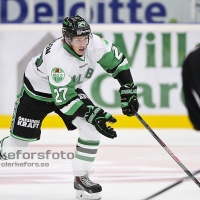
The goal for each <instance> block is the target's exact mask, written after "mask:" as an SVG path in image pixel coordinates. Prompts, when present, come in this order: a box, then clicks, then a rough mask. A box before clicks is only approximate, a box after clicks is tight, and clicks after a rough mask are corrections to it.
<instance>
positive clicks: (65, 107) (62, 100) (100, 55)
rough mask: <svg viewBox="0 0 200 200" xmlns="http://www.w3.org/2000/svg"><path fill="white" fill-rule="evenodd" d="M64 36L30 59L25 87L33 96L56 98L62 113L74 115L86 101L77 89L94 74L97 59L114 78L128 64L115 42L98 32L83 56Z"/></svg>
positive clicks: (43, 98)
mask: <svg viewBox="0 0 200 200" xmlns="http://www.w3.org/2000/svg"><path fill="white" fill-rule="evenodd" d="M62 39H63V38H62V37H61V38H58V39H56V40H54V41H52V42H51V43H50V44H48V45H47V46H46V47H45V48H44V50H43V52H42V54H41V55H38V56H36V57H34V58H33V59H32V60H31V61H30V62H29V64H28V66H27V68H26V71H25V76H24V84H23V89H24V90H25V91H26V92H27V94H28V95H29V96H31V97H32V98H35V99H37V100H41V101H47V102H53V101H54V102H55V104H56V105H57V106H60V107H62V109H61V111H62V112H63V113H65V114H67V115H73V114H74V113H75V112H76V110H77V109H78V108H79V107H80V106H81V105H82V104H83V102H82V101H81V100H80V99H79V98H78V96H77V93H76V91H75V90H76V88H80V87H81V85H82V84H83V83H84V82H86V81H87V80H89V79H90V78H91V77H92V75H93V72H94V70H95V67H96V64H97V63H99V64H100V65H101V66H102V67H103V69H104V70H105V71H106V72H108V73H110V74H112V76H113V77H114V78H115V77H116V76H117V74H118V73H119V72H121V71H123V70H127V69H129V64H128V61H127V59H126V58H125V56H124V55H123V54H122V53H121V52H120V50H119V49H118V48H117V47H116V46H114V45H113V44H112V43H111V42H110V41H108V40H105V39H104V38H100V37H99V36H97V35H95V34H93V37H92V38H90V41H89V44H88V46H87V49H86V52H85V54H84V55H83V56H82V57H79V56H78V55H77V54H76V53H75V52H74V51H73V50H72V49H71V48H70V47H69V46H68V45H67V44H66V43H63V40H62Z"/></svg>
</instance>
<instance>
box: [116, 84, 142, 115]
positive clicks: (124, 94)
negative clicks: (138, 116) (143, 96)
mask: <svg viewBox="0 0 200 200" xmlns="http://www.w3.org/2000/svg"><path fill="white" fill-rule="evenodd" d="M119 93H120V97H121V108H122V112H123V114H124V115H127V116H134V115H135V112H137V111H138V108H139V103H138V100H137V86H135V85H134V84H133V83H129V84H125V85H123V86H121V87H120V90H119Z"/></svg>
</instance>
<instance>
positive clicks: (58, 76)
mask: <svg viewBox="0 0 200 200" xmlns="http://www.w3.org/2000/svg"><path fill="white" fill-rule="evenodd" d="M51 77H52V79H53V80H54V81H55V82H56V83H60V82H62V81H63V79H64V78H65V72H64V71H63V70H62V69H61V68H58V67H55V68H53V69H52V70H51Z"/></svg>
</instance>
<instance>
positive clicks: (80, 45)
mask: <svg viewBox="0 0 200 200" xmlns="http://www.w3.org/2000/svg"><path fill="white" fill-rule="evenodd" d="M71 45H72V47H73V50H74V51H75V52H76V53H77V54H78V55H84V53H85V51H86V48H87V45H88V36H87V35H86V36H80V37H73V39H72V42H71Z"/></svg>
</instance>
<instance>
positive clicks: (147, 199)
mask: <svg viewBox="0 0 200 200" xmlns="http://www.w3.org/2000/svg"><path fill="white" fill-rule="evenodd" d="M198 173H200V170H198V171H196V172H194V173H193V174H192V175H193V176H194V175H195V174H198ZM188 178H190V177H189V176H186V177H184V178H182V179H180V180H178V181H177V182H175V183H173V184H171V185H169V186H168V187H166V188H164V189H162V190H160V191H159V192H156V193H155V194H153V195H151V196H149V197H147V198H145V199H143V200H149V199H152V198H153V197H155V196H158V195H159V194H161V193H163V192H165V191H167V190H169V189H171V188H173V187H175V186H177V185H179V184H180V183H182V182H183V181H185V180H186V179H188Z"/></svg>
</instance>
